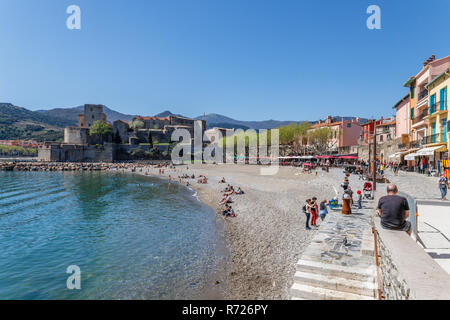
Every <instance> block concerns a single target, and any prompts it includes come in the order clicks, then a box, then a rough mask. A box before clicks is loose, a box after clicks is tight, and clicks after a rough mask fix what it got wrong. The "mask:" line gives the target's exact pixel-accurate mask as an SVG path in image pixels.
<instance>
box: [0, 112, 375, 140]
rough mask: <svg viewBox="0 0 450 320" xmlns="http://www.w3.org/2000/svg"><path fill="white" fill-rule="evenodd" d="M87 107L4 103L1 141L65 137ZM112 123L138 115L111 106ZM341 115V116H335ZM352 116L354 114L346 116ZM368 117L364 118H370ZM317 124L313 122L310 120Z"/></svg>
mask: <svg viewBox="0 0 450 320" xmlns="http://www.w3.org/2000/svg"><path fill="white" fill-rule="evenodd" d="M83 110H84V107H83V106H78V107H73V108H56V109H50V110H38V111H31V110H28V109H25V108H22V107H18V106H14V105H13V104H11V103H0V140H6V139H27V140H37V141H58V140H62V139H63V137H64V127H67V126H76V125H77V123H78V115H79V114H81V113H83ZM103 112H104V113H105V114H106V116H107V119H108V121H109V122H113V121H116V120H124V121H131V120H132V119H133V118H134V117H135V115H129V114H124V113H120V112H117V111H114V110H113V109H110V108H108V107H106V106H105V107H104V108H103ZM170 115H176V116H182V115H179V114H173V113H172V112H170V111H164V112H161V113H159V114H156V115H155V116H156V117H167V116H170ZM335 118H339V119H340V118H341V117H335ZM344 118H345V119H352V118H354V117H344ZM195 119H196V120H206V125H207V127H208V128H213V127H221V128H230V129H231V128H235V129H244V130H247V129H255V130H258V129H273V128H277V127H280V126H284V125H289V124H291V123H299V122H305V121H278V120H265V121H243V120H236V119H232V118H230V117H227V116H224V115H220V114H216V113H211V114H206V115H204V116H198V117H196V118H195ZM366 120H367V119H361V121H366ZM306 122H309V123H315V122H312V121H306Z"/></svg>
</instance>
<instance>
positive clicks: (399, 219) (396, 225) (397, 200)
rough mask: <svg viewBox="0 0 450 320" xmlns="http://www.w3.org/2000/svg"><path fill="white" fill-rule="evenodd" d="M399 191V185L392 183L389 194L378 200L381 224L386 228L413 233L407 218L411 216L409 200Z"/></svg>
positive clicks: (388, 189) (388, 190)
mask: <svg viewBox="0 0 450 320" xmlns="http://www.w3.org/2000/svg"><path fill="white" fill-rule="evenodd" d="M397 193H398V189H397V186H396V185H395V184H391V185H389V186H388V187H387V196H384V197H381V198H380V200H379V202H378V207H377V209H378V214H379V216H380V217H381V226H382V227H383V228H384V229H389V230H398V231H405V232H407V233H408V234H409V235H411V231H412V230H411V222H409V221H407V220H406V219H408V217H409V205H408V200H406V198H404V197H401V196H399V195H397Z"/></svg>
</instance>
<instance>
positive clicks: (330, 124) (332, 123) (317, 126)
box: [310, 121, 342, 129]
mask: <svg viewBox="0 0 450 320" xmlns="http://www.w3.org/2000/svg"><path fill="white" fill-rule="evenodd" d="M341 124H342V121H338V122H331V123H326V122H322V123H316V124H313V125H312V126H311V127H310V129H316V128H322V127H334V126H339V125H341Z"/></svg>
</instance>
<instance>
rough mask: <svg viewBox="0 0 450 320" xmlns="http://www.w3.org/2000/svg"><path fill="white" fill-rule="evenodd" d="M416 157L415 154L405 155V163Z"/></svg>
mask: <svg viewBox="0 0 450 320" xmlns="http://www.w3.org/2000/svg"><path fill="white" fill-rule="evenodd" d="M416 155H417V153H410V154H407V155H406V156H405V160H406V161H411V160H412V161H414V157H415V156H416Z"/></svg>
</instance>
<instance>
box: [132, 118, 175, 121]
mask: <svg viewBox="0 0 450 320" xmlns="http://www.w3.org/2000/svg"><path fill="white" fill-rule="evenodd" d="M136 119H138V120H160V121H164V120H170V119H169V117H165V118H158V117H136Z"/></svg>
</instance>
